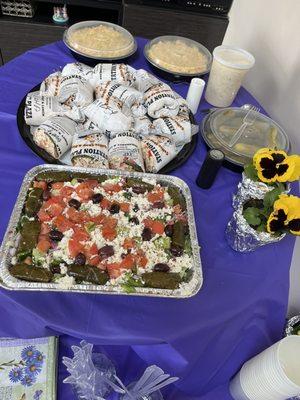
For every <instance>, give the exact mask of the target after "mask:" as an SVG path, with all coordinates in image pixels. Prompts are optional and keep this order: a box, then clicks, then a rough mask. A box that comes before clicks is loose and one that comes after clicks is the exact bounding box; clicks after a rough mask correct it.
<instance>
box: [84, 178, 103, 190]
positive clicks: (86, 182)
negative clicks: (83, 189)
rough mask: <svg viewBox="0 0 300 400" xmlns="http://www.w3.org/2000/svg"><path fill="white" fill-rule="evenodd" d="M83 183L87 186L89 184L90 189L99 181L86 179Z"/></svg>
mask: <svg viewBox="0 0 300 400" xmlns="http://www.w3.org/2000/svg"><path fill="white" fill-rule="evenodd" d="M84 183H85V184H86V185H87V186H89V187H90V188H91V189H94V188H95V187H97V186H98V185H99V182H98V181H97V179H87V180H86V181H85V182H84Z"/></svg>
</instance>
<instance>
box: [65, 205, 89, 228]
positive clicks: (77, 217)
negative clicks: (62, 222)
mask: <svg viewBox="0 0 300 400" xmlns="http://www.w3.org/2000/svg"><path fill="white" fill-rule="evenodd" d="M66 217H67V218H69V220H70V221H72V222H76V223H77V224H80V223H83V222H86V221H88V220H89V216H88V214H87V213H85V212H84V211H77V210H75V208H73V207H70V208H69V209H68V210H67V212H66Z"/></svg>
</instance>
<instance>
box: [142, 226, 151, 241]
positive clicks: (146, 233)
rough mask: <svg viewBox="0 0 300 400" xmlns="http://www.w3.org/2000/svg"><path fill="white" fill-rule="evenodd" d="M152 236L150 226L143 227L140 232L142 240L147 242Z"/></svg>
mask: <svg viewBox="0 0 300 400" xmlns="http://www.w3.org/2000/svg"><path fill="white" fill-rule="evenodd" d="M152 237H153V234H152V231H151V229H150V228H144V230H143V232H142V239H143V241H144V242H149V240H151V239H152Z"/></svg>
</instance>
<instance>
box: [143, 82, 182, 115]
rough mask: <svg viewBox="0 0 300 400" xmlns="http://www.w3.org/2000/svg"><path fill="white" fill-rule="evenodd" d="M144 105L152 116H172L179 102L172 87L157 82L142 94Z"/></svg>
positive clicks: (176, 112)
mask: <svg viewBox="0 0 300 400" xmlns="http://www.w3.org/2000/svg"><path fill="white" fill-rule="evenodd" d="M144 101H145V106H146V107H147V109H148V114H149V115H150V117H152V118H160V117H172V116H175V115H177V114H178V110H179V104H178V102H177V100H176V98H175V95H174V92H173V91H172V89H171V88H170V87H169V86H168V85H166V84H164V83H159V84H157V85H154V86H152V87H151V88H150V89H149V90H147V92H146V93H145V94H144Z"/></svg>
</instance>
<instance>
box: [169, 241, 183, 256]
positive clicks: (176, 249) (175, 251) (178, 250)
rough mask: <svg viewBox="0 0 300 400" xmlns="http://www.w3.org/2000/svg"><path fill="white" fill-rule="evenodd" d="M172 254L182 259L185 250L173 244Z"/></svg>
mask: <svg viewBox="0 0 300 400" xmlns="http://www.w3.org/2000/svg"><path fill="white" fill-rule="evenodd" d="M170 253H171V254H172V255H173V256H174V257H180V256H182V254H183V248H182V247H180V246H176V245H174V244H171V247H170Z"/></svg>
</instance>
